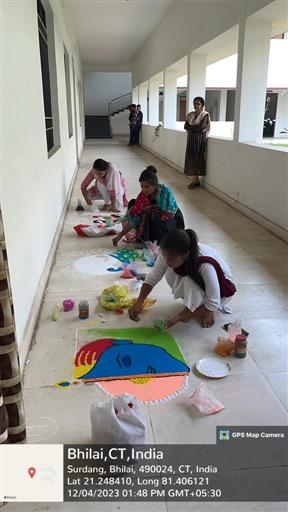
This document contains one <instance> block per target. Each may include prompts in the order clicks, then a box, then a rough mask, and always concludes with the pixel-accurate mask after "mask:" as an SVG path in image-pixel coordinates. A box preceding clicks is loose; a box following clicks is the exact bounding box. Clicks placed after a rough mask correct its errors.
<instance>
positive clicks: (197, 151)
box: [184, 96, 210, 189]
mask: <svg viewBox="0 0 288 512" xmlns="http://www.w3.org/2000/svg"><path fill="white" fill-rule="evenodd" d="M193 103H194V108H195V110H194V111H193V112H189V114H188V115H187V117H186V122H185V125H184V129H185V130H186V131H187V148H186V157H185V167H184V174H186V175H187V176H192V181H191V183H190V185H188V188H190V189H192V188H195V187H199V186H200V180H199V176H205V172H206V156H207V136H208V133H209V131H210V115H209V113H208V112H206V110H204V105H205V102H204V99H203V98H201V96H197V97H196V98H194V101H193Z"/></svg>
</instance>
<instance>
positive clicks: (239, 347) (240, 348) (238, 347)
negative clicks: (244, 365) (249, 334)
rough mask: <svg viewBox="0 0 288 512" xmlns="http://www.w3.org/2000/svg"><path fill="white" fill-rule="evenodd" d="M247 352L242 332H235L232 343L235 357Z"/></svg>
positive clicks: (244, 354)
mask: <svg viewBox="0 0 288 512" xmlns="http://www.w3.org/2000/svg"><path fill="white" fill-rule="evenodd" d="M246 354H247V339H246V336H244V334H237V336H236V339H235V345H234V355H235V357H240V358H243V357H246Z"/></svg>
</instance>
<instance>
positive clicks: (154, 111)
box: [149, 80, 159, 126]
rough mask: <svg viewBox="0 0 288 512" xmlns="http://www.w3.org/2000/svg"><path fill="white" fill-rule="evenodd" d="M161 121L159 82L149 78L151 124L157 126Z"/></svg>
mask: <svg viewBox="0 0 288 512" xmlns="http://www.w3.org/2000/svg"><path fill="white" fill-rule="evenodd" d="M158 123H159V83H158V81H155V80H149V124H151V125H152V126H157V125H158Z"/></svg>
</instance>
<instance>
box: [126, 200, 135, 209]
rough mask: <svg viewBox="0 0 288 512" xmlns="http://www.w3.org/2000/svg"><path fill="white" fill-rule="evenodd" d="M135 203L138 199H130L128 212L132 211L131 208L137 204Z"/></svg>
mask: <svg viewBox="0 0 288 512" xmlns="http://www.w3.org/2000/svg"><path fill="white" fill-rule="evenodd" d="M135 201H136V199H130V201H129V202H128V205H127V210H130V208H132V206H133V205H134V204H135Z"/></svg>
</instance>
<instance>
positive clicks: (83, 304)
mask: <svg viewBox="0 0 288 512" xmlns="http://www.w3.org/2000/svg"><path fill="white" fill-rule="evenodd" d="M78 307H79V318H80V319H81V320H85V318H88V317H89V302H88V300H81V301H80V302H79V306H78Z"/></svg>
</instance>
